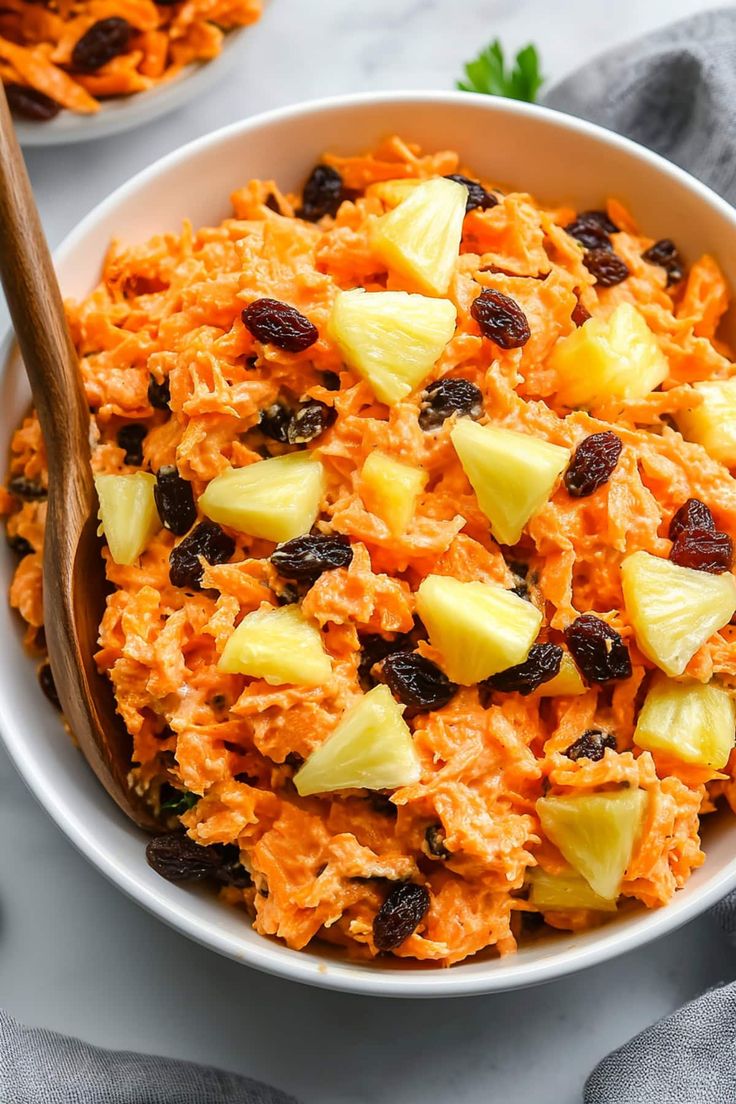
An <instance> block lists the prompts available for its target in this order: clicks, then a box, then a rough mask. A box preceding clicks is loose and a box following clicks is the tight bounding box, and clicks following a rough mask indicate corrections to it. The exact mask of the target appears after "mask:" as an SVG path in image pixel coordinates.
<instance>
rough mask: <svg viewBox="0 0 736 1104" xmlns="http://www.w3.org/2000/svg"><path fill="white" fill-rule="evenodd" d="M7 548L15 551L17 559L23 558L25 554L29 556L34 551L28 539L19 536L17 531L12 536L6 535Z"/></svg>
mask: <svg viewBox="0 0 736 1104" xmlns="http://www.w3.org/2000/svg"><path fill="white" fill-rule="evenodd" d="M7 539H8V548H9V549H10V550H11V552H15V554H16V556H17V557H18V558H19V559H21V560H22V559H23V558H24V557H25V556H30V555H31V553H32V552H35V548H34V547H33V545H32V544H31V542H30V541H27V540H26V538H25V537H21V536H19V535H18V534H17V533H16V534H15V536H14V537H8V538H7Z"/></svg>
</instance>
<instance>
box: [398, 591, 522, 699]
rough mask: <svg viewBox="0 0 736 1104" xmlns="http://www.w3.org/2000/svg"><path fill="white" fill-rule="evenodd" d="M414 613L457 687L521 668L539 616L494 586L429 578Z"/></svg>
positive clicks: (514, 596)
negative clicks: (457, 683) (518, 666)
mask: <svg viewBox="0 0 736 1104" xmlns="http://www.w3.org/2000/svg"><path fill="white" fill-rule="evenodd" d="M417 613H418V614H419V616H420V617H421V619H422V621H423V622H424V624H425V625H426V627H427V631H428V632H429V639H430V641H431V642H432V645H433V647H435V648H436V649H437V651H438V652H439V653H440V654H441V656H442V665H443V667H444V669H445V671H446V672H447V674H448V676H449V677H450V678H451V679H452V680H453V681H454V682H459V683H460V684H461V685H462V686H473V685H474V684H475V683H476V682H480V681H481V680H482V679H485V678H488V677H489V676H490V675H495V674H496V673H497V672H498V671H505V670H506V668H507V667H514V666H515V665H516V664H517V663H523V662H524V660H525V659H526V657H527V656H528V654H529V649H530V648H531V646H532V644H533V643H534V640H535V638H536V636H537V633H538V632H539V626H540V625H541V623H542V615H541V613H540V612H539V610H538V609H537V608H536V607H535V606H533V605H532V604H531V602H525V601H524V599H523V598H519V597H518V595H516V594H513V593H512V592H511V591H510V590H505V589H504V587H502V586H497V585H495V584H494V583H479V582H471V583H461V582H460V581H459V580H458V579H453V578H451V577H450V576H449V575H428V576H427V578H426V579H424V580H423V581H422V584H421V586H420V587H419V590H418V591H417Z"/></svg>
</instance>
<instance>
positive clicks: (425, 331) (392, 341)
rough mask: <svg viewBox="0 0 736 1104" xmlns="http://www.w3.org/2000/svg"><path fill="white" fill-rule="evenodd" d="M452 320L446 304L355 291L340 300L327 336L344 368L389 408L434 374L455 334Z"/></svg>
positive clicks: (452, 313) (393, 293)
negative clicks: (337, 351)
mask: <svg viewBox="0 0 736 1104" xmlns="http://www.w3.org/2000/svg"><path fill="white" fill-rule="evenodd" d="M456 314H457V312H456V310H455V307H454V305H453V304H452V303H450V302H449V300H447V299H428V298H427V297H426V296H424V295H409V293H408V292H406V291H373V292H366V291H363V289H362V288H355V289H354V290H353V291H342V292H340V293H339V294H338V296H337V299H336V300H335V305H334V307H333V308H332V316H331V318H330V324H329V335H330V337H331V338H332V340H333V341H334V342H335V344H336V345H337V347H338V349H339V350H340V353H341V355H342V358H343V360H344V361H345V363H346V364H347V365H348V367H349V368H352V369H353V371H354V372H357V373H358V375H360V376H362V377H363V379H365V380H367V381H368V383H369V384H370V385H371V387H372V388H373V390H374V392H375V393H376V396H377V397H378V398H379V399H380V400H381V402H385V403H388V405H389V406H393V405H394V403H397V402H399V400H400V399H404V398H406V396H407V395H409V394H411V392H412V391H413V390H414V389H415V388H416V387H418V386H419V384H420V383H422V382H423V381H424V380H425V379H426V377H427V376H428V375H429V373H430V372H431V371H432V368H433V367H434V365H435V364H436V363H437V361H438V360H439V358H440V356H441V354H442V351H443V350H444V348H445V345H446V344H447V342H448V341H449V340H450V338H451V337H452V335H453V334H454V332H455V317H456Z"/></svg>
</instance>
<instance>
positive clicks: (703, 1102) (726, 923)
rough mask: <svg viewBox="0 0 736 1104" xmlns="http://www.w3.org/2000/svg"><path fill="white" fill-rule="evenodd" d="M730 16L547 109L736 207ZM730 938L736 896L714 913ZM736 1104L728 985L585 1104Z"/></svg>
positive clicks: (600, 61) (627, 48)
mask: <svg viewBox="0 0 736 1104" xmlns="http://www.w3.org/2000/svg"><path fill="white" fill-rule="evenodd" d="M735 98H736V8H733V7H732V8H722V9H719V10H716V11H710V12H703V13H701V14H699V15H696V16H694V17H692V18H690V19H683V20H682V21H680V22H678V23H674V24H673V25H672V26H669V27H666V28H664V29H663V30H659V31H656V32H655V33H653V34H651V35H647V36H646V37H645V38H642V39H639V40H637V41H636V42H633V43H627V44H626V45H624V46H620V47H618V48H616V49H615V50H611V51H610V52H609V53H607V54H604V55H603V56H602V57H599V58H596V59H595V60H594V61H592V62H590V63H589V64H588V65H585V66H584V67H583V68H582V69H579V70H578V71H577V72H575V73H573V74H572V75H571V76H569V77H567V78H566V79H565V80H563V81H562V82H561V83H560V84H558V85H556V86H555V87H554V88H552V89H551V90H550V91H549V92H548V93H547V95H546V96H545V98H544V102H545V104H546V105H547V106H548V107H553V108H556V109H557V110H558V111H566V112H568V114H570V115H578V116H580V117H581V118H584V119H589V120H590V121H591V122H594V123H599V124H600V125H601V126H604V127H607V128H608V129H609V130H615V131H617V132H618V133H619V134H625V135H627V136H628V137H629V138H633V139H634V140H635V141H637V142H640V143H641V144H642V145H644V146H648V147H649V148H650V149H653V150H655V151H656V152H657V153H660V154H662V155H663V156H664V157H667V158H669V160H670V161H674V162H675V164H677V165H680V166H681V167H682V168H683V169H687V170H688V172H691V173H692V174H693V176H697V177H698V178H699V179H700V180H702V181H704V182H705V183H706V184H708V185H710V187H711V188H713V190H714V191H716V192H718V193H719V194H720V195H722V196H723V197H724V199H727V200H729V202H731V203H736V126H734V114H733V103H734V99H735ZM715 915H716V917H717V919H718V920H719V922H720V923H721V925H722V926H723V928H724V929H725V930H726V931H727V932H728V933H729V934H730V935H732V936H734V937H736V893H734V894H731V896H730V897H727V898H726V899H725V900H724V901H722V902H721V904H720V905H718V906H717V908H716V909H715ZM732 1101H736V982H735V983H732V984H730V985H723V986H721V987H719V988H716V989H712V990H710V991H709V992H707V993H705V994H704V995H703V996H702V997H698V998H697V999H696V1000H694V1001H691V1002H690V1003H689V1004H686V1005H685V1007H684V1008H681V1009H680V1010H679V1011H677V1012H675V1013H673V1014H672V1015H671V1016H668V1017H667V1019H664V1020H661V1021H660V1022H659V1023H657V1024H654V1025H653V1026H652V1027H648V1028H647V1029H646V1031H643V1032H642V1033H641V1035H638V1036H637V1037H636V1038H634V1039H632V1040H631V1041H630V1042H628V1043H626V1044H625V1045H624V1046H622V1047H621V1048H620V1049H619V1050H616V1051H614V1052H613V1054H609V1056H608V1057H607V1058H605V1059H604V1060H603V1061H602V1062H601V1063H600V1065H599V1066H598V1067H597V1068H596V1069H595V1070H594V1071H593V1073H592V1074H591V1076H590V1078H589V1080H588V1082H587V1084H586V1086H585V1104H655V1102H656V1104H727V1102H732Z"/></svg>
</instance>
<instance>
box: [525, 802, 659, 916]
mask: <svg viewBox="0 0 736 1104" xmlns="http://www.w3.org/2000/svg"><path fill="white" fill-rule="evenodd" d="M646 807H647V794H646V793H645V791H644V790H638V789H633V788H631V789H625V790H614V791H612V792H610V793H594V794H564V795H563V796H562V797H540V798H539V800H538V801H537V805H536V809H537V814H538V816H539V819H540V821H541V824H542V829H543V831H544V833H545V835H546V836H547V838H548V839H550V840H551V841H552V843H553V844H554V845H555V847H556V848H557V849H558V850H559V851H560V853H561V854H562V856H563V858H564V859H565V860H566V862H568V863H569V864H570V866H572V867H573V868H574V869H575V870H577V872H578V874H581V875H582V876H583V878H585V880H586V881H587V883H588V885H589V886H590V888H591V889H592V890H593V892H594V893H596V894H598V896H599V897H603V898H604V899H605V900H607V901H612V900H613V899H614V898H615V897H617V896H618V893H619V890H620V888H621V882H622V880H623V877H624V874H625V873H626V868H627V866H628V865H629V863H630V862H631V856H632V854H633V852H634V845H635V844H636V841H637V839H638V837H639V834H640V832H641V827H642V823H643V820H644V814H645V811H646Z"/></svg>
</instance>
